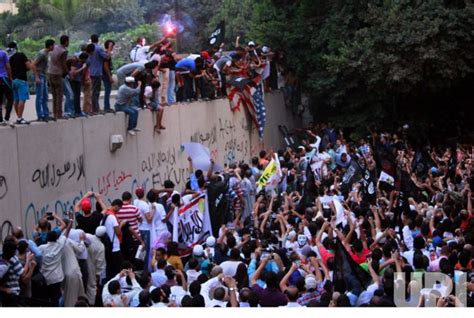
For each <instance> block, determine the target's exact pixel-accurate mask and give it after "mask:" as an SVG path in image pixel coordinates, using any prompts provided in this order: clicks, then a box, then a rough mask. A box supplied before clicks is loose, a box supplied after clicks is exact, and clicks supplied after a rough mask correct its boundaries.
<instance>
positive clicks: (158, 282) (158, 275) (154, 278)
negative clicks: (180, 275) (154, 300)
mask: <svg viewBox="0 0 474 318" xmlns="http://www.w3.org/2000/svg"><path fill="white" fill-rule="evenodd" d="M167 264H168V263H167V262H166V260H164V259H160V260H159V261H158V264H157V267H158V268H157V269H156V271H154V272H153V273H152V274H151V284H152V285H153V286H155V287H161V286H163V285H164V284H165V283H166V280H167V279H168V278H166V275H165V267H166V265H167Z"/></svg>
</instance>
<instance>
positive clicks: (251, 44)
mask: <svg viewBox="0 0 474 318" xmlns="http://www.w3.org/2000/svg"><path fill="white" fill-rule="evenodd" d="M247 46H255V42H254V41H250V42H249V43H248V44H247Z"/></svg>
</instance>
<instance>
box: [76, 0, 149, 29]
mask: <svg viewBox="0 0 474 318" xmlns="http://www.w3.org/2000/svg"><path fill="white" fill-rule="evenodd" d="M143 23H144V19H143V8H141V7H140V4H139V1H138V0H85V1H82V2H81V4H80V5H79V8H78V12H77V14H76V15H75V17H74V24H75V25H76V26H79V27H81V28H82V29H83V30H90V32H96V33H104V32H121V31H124V30H126V29H129V28H133V27H135V26H137V25H140V24H143Z"/></svg>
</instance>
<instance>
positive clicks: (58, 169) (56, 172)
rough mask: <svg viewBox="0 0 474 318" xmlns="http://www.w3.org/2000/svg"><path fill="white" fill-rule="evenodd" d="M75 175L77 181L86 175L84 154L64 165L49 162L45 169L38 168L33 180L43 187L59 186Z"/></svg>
mask: <svg viewBox="0 0 474 318" xmlns="http://www.w3.org/2000/svg"><path fill="white" fill-rule="evenodd" d="M73 177H75V179H76V181H79V180H80V179H81V178H84V177H85V172H84V155H80V156H79V157H78V158H77V159H76V160H75V162H70V161H67V162H65V163H64V164H63V165H58V166H56V164H54V163H53V164H49V163H48V164H47V165H46V166H45V167H44V168H43V169H40V168H38V169H36V170H35V171H34V172H33V176H32V177H31V181H32V182H33V183H36V182H37V183H38V184H39V186H40V187H41V189H44V188H47V187H58V186H59V185H60V184H61V181H62V180H64V179H66V180H70V179H71V178H73Z"/></svg>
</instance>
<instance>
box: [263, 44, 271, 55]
mask: <svg viewBox="0 0 474 318" xmlns="http://www.w3.org/2000/svg"><path fill="white" fill-rule="evenodd" d="M262 53H264V54H267V53H270V48H269V47H268V46H264V47H262Z"/></svg>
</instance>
